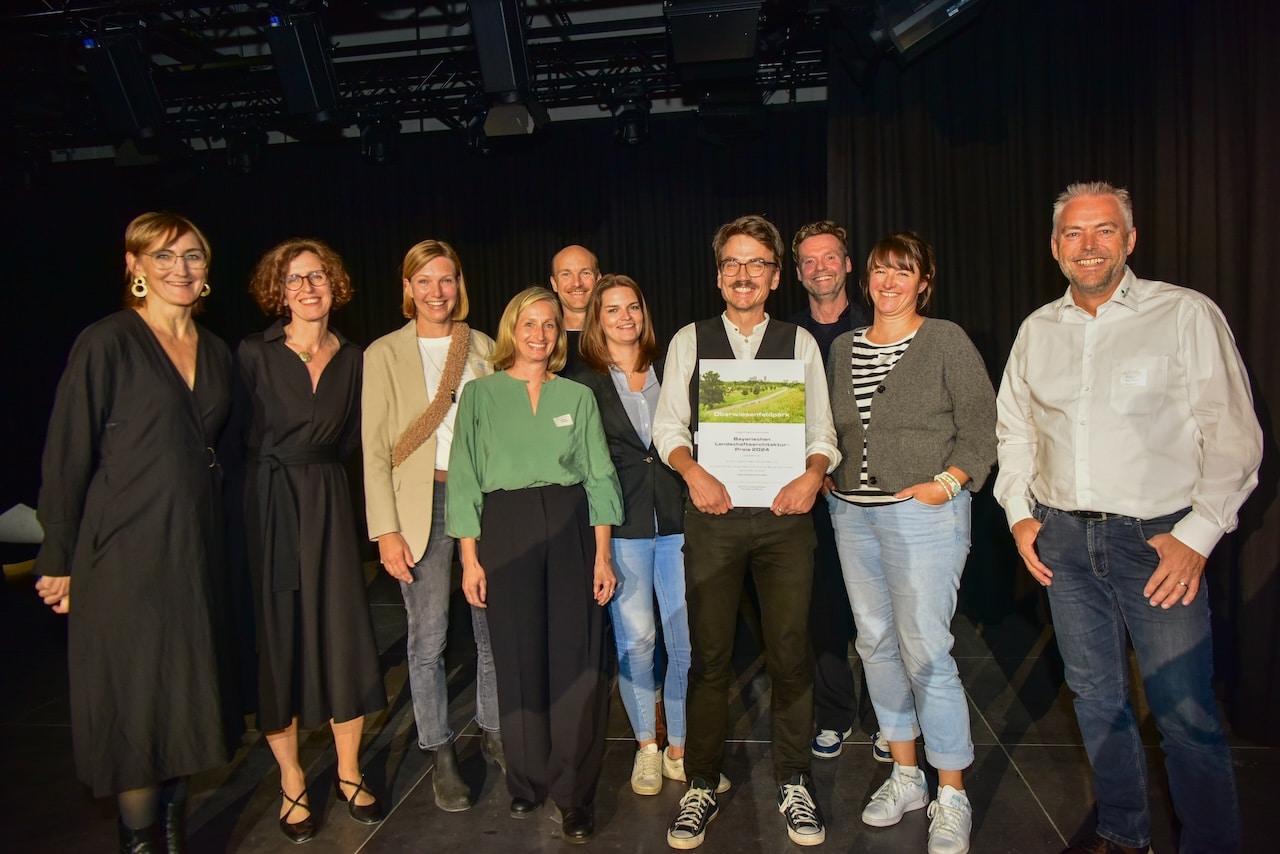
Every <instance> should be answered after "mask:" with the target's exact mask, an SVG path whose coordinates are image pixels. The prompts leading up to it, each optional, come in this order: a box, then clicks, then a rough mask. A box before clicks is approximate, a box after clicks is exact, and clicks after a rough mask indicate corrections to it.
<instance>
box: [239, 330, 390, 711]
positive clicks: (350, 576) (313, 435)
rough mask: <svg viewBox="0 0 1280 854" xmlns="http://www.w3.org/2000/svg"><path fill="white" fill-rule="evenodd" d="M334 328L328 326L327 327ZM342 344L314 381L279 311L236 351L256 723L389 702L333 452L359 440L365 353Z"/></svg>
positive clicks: (342, 476)
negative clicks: (244, 411) (245, 408)
mask: <svg viewBox="0 0 1280 854" xmlns="http://www.w3.org/2000/svg"><path fill="white" fill-rule="evenodd" d="M335 334H336V333H335ZM338 341H339V343H340V346H339V348H338V352H337V354H336V355H334V357H333V360H332V361H330V362H329V364H328V365H326V366H325V368H324V372H323V373H322V374H321V375H320V381H319V383H318V384H317V385H316V388H315V391H314V392H313V391H312V388H311V376H310V374H309V373H308V371H307V366H306V365H305V364H304V363H303V362H302V361H301V360H300V359H299V358H298V355H297V354H296V353H294V352H293V351H292V350H290V349H289V348H288V347H287V346H286V345H285V336H284V328H283V324H282V322H279V321H278V322H276V323H275V324H274V325H272V326H271V327H270V328H268V329H267V330H266V331H265V332H262V333H258V334H254V335H250V336H249V337H248V338H246V339H245V340H244V341H243V342H241V344H240V347H239V349H238V351H237V354H236V355H237V360H238V362H239V368H240V377H241V379H242V381H243V387H244V390H245V393H246V395H247V397H248V401H249V406H250V407H251V412H252V414H251V415H250V416H249V422H250V423H249V427H248V435H247V438H246V443H247V448H246V461H247V468H246V477H245V500H244V507H245V529H246V540H247V546H248V552H249V566H250V570H251V574H252V584H253V590H254V606H255V614H256V621H255V626H256V631H257V645H258V726H259V727H260V728H261V729H262V730H264V731H267V732H270V731H273V730H278V729H283V728H285V727H287V726H288V725H289V723H290V720H291V719H292V718H293V717H295V716H296V717H298V718H299V722H300V724H301V725H302V726H304V727H312V726H317V725H319V724H322V723H325V722H327V721H329V720H330V719H333V720H334V721H336V722H339V723H341V722H343V721H348V720H351V719H352V718H357V717H360V716H361V715H365V714H369V713H372V712H376V711H378V710H380V709H382V708H384V707H385V706H386V689H385V687H384V686H383V682H382V672H381V670H380V668H379V664H378V650H377V645H376V643H375V641H374V636H373V622H372V619H371V617H370V614H369V602H368V596H367V594H366V592H365V583H364V573H363V568H362V563H361V559H360V547H359V542H358V539H357V534H356V520H355V513H354V509H353V507H352V504H351V492H350V489H349V487H348V484H347V475H346V472H345V471H344V469H343V466H342V460H344V459H346V458H347V457H349V456H350V455H351V454H353V453H354V452H355V451H356V450H357V449H358V448H359V445H360V377H361V369H362V366H363V353H362V352H361V350H360V348H359V347H357V346H356V345H355V344H353V343H351V342H349V341H347V340H345V339H344V338H342V336H341V335H339V336H338Z"/></svg>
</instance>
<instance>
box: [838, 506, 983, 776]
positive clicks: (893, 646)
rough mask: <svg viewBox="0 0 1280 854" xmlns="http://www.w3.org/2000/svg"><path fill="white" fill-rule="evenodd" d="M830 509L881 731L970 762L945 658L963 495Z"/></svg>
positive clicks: (943, 760) (959, 702)
mask: <svg viewBox="0 0 1280 854" xmlns="http://www.w3.org/2000/svg"><path fill="white" fill-rule="evenodd" d="M827 506H828V507H829V509H830V510H831V523H832V527H833V528H834V529H835V533H836V548H837V550H838V551H839V552H840V566H841V569H842V571H843V573H844V583H845V589H846V590H847V591H848V593H849V604H850V606H851V607H852V608H853V619H854V622H855V623H856V624H857V627H858V639H857V641H856V644H855V645H856V648H857V650H858V655H859V656H861V657H862V669H863V672H864V673H865V674H866V680H867V693H869V694H870V695H871V705H872V706H873V707H874V708H875V710H876V719H877V720H878V721H879V722H880V733H881V734H882V735H883V736H884V737H885V738H886V739H888V740H889V741H913V740H915V737H916V736H917V735H919V734H920V733H921V732H923V733H924V749H925V757H926V758H927V759H928V760H929V764H930V765H932V766H933V767H934V768H940V769H942V770H944V771H960V770H963V769H965V768H968V767H969V765H971V764H972V763H973V739H972V738H971V736H970V733H969V701H968V699H967V698H966V697H965V694H964V687H963V686H962V685H961V684H960V673H959V671H958V670H957V669H956V662H955V659H954V658H952V657H951V647H952V645H953V644H954V643H955V638H954V637H952V635H951V620H952V618H954V617H955V614H956V596H957V594H958V592H959V590H960V576H961V575H962V574H963V573H964V563H965V558H966V556H967V555H968V553H969V524H970V523H969V493H968V492H967V491H965V490H961V491H960V494H959V495H957V496H956V497H955V498H954V499H953V500H951V501H948V502H947V503H946V504H941V505H938V506H936V507H935V506H931V505H928V504H923V503H921V502H919V501H916V500H915V499H908V500H907V501H902V502H899V503H897V504H886V505H881V506H879V507H861V506H858V505H856V504H850V503H849V502H847V501H841V500H840V499H838V498H835V497H834V496H829V497H828V498H827Z"/></svg>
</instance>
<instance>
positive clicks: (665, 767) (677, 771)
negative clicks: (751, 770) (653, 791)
mask: <svg viewBox="0 0 1280 854" xmlns="http://www.w3.org/2000/svg"><path fill="white" fill-rule="evenodd" d="M669 750H671V746H670V745H668V746H667V747H666V748H665V749H664V750H663V751H662V776H663V777H666V778H667V779H668V780H678V781H679V782H681V783H687V782H689V781H688V780H686V779H685V776H684V757H683V756H681V757H680V758H679V759H672V758H671V754H670V753H669V752H668V751H669ZM732 787H733V784H732V783H730V782H729V778H728V777H726V776H725V775H723V774H721V775H720V782H719V783H716V794H717V795H723V794H724V793H725V792H727V791H729V789H731V788H732Z"/></svg>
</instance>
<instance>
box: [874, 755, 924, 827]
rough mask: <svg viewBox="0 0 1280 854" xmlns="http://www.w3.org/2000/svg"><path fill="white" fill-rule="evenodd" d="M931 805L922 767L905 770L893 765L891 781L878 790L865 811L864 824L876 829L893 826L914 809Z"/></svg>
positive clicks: (885, 782) (886, 781)
mask: <svg viewBox="0 0 1280 854" xmlns="http://www.w3.org/2000/svg"><path fill="white" fill-rule="evenodd" d="M928 803H929V789H928V787H927V786H926V785H925V781H924V774H923V773H921V771H920V769H919V768H911V769H905V768H903V767H902V766H901V765H899V764H898V763H896V762H895V763H894V764H893V772H892V773H891V774H890V775H889V779H888V780H885V781H884V784H883V785H881V786H880V788H878V789H876V791H875V794H873V795H872V796H871V800H869V801H868V802H867V805H866V807H864V808H863V810H862V823H863V824H869V825H871V826H872V827H891V826H893V825H895V824H897V823H898V822H899V821H901V820H902V816H903V815H904V814H905V813H908V812H910V811H911V810H918V809H921V808H923V807H924V806H926V805H927V804H928Z"/></svg>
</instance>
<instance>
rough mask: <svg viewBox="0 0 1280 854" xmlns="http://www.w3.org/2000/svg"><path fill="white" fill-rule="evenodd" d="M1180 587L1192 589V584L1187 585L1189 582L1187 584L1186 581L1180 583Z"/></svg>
mask: <svg viewBox="0 0 1280 854" xmlns="http://www.w3.org/2000/svg"><path fill="white" fill-rule="evenodd" d="M1178 585H1179V586H1180V587H1190V586H1191V585H1190V584H1187V582H1185V581H1179V582H1178Z"/></svg>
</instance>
